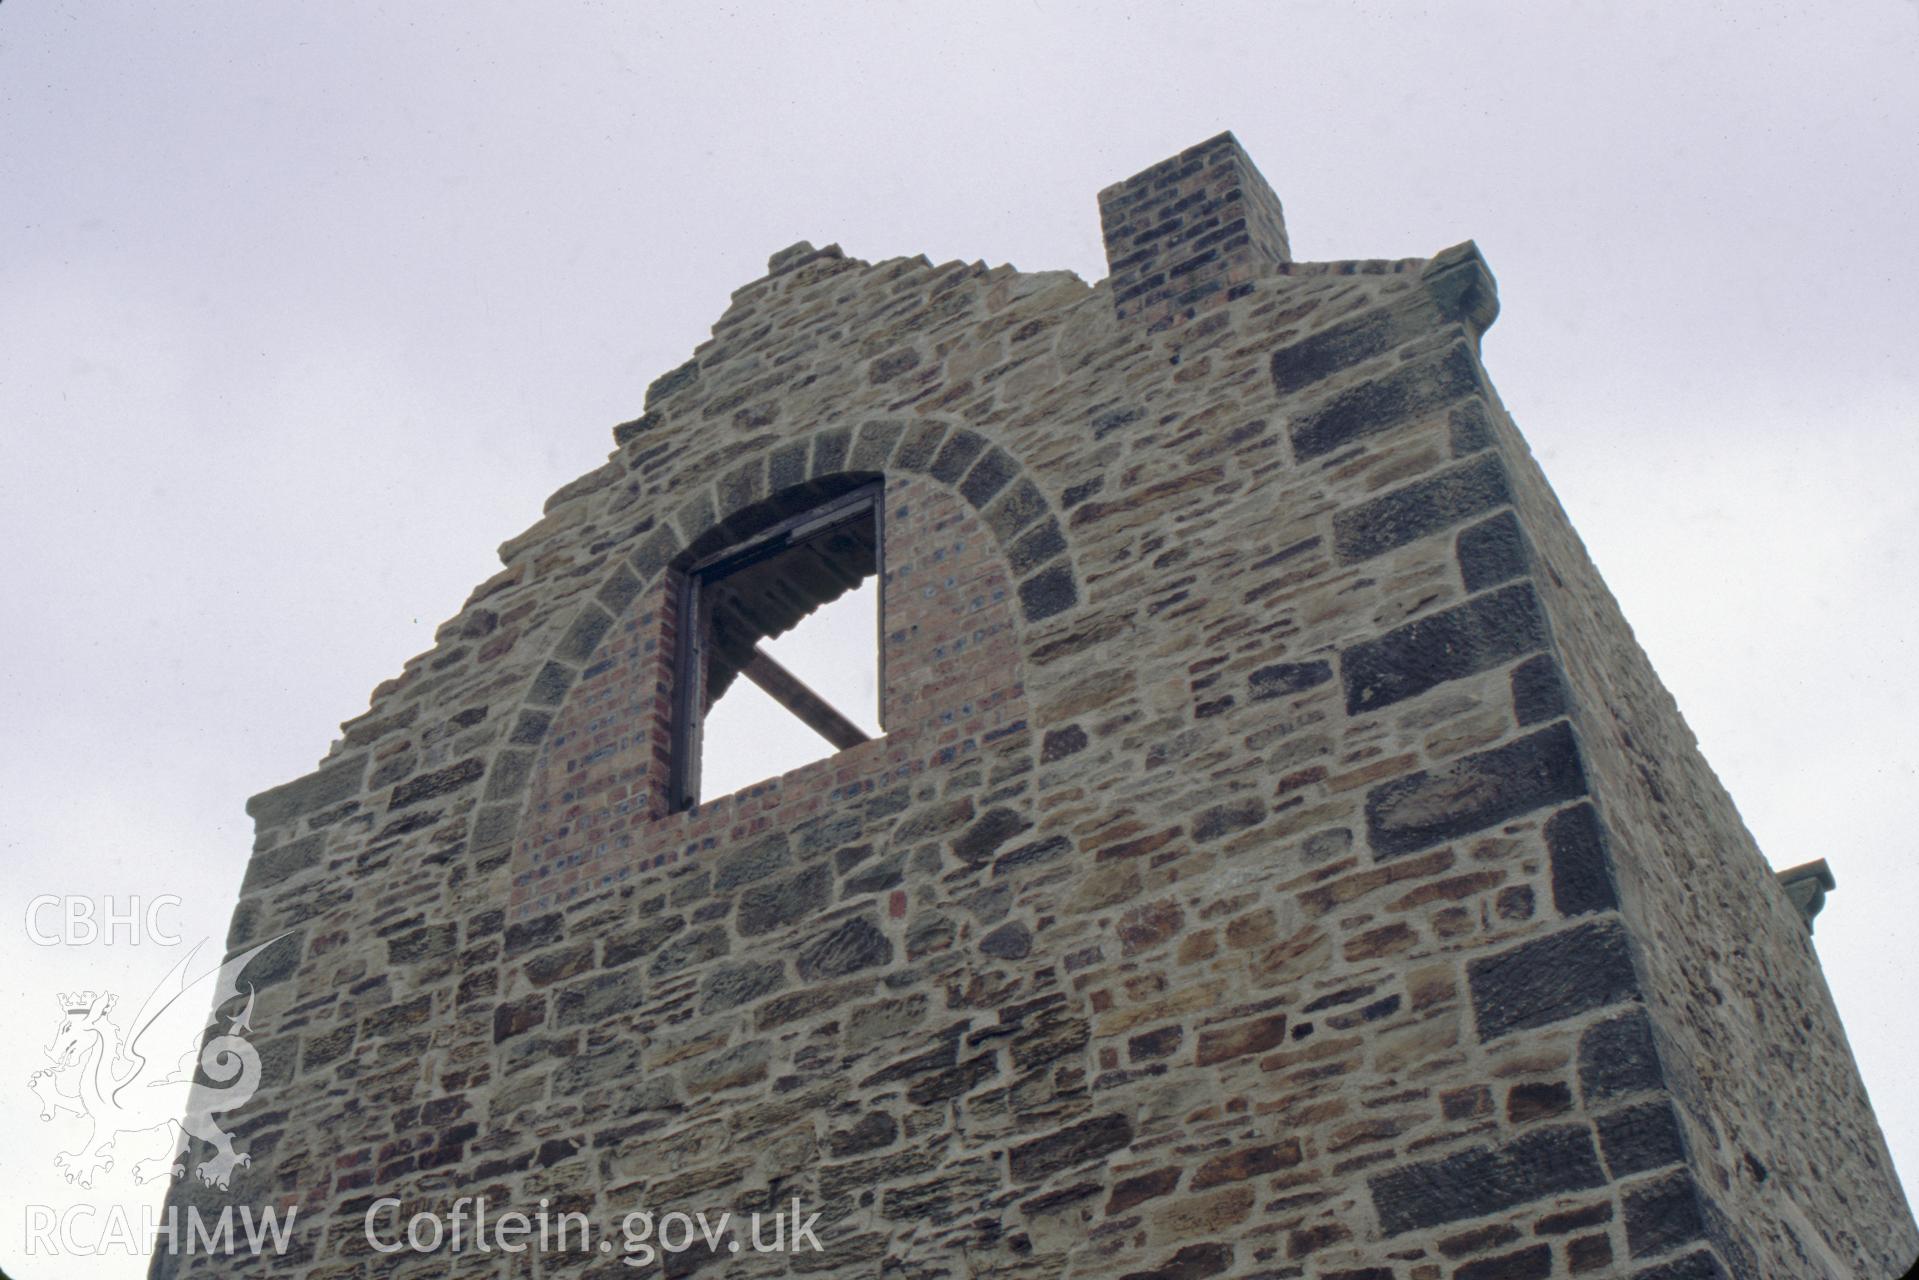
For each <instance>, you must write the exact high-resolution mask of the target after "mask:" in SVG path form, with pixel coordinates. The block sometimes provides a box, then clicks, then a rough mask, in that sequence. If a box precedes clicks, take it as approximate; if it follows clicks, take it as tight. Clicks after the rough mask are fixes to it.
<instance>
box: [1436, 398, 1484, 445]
mask: <svg viewBox="0 0 1919 1280" xmlns="http://www.w3.org/2000/svg"><path fill="white" fill-rule="evenodd" d="M1446 426H1447V430H1448V434H1449V435H1450V437H1451V439H1450V443H1451V445H1452V450H1453V457H1455V458H1463V457H1465V456H1466V455H1467V454H1471V453H1478V452H1479V451H1480V450H1481V449H1490V448H1492V447H1493V422H1492V414H1491V413H1490V412H1489V411H1488V410H1487V408H1486V402H1485V401H1484V400H1468V401H1467V402H1466V403H1465V404H1462V405H1460V406H1459V407H1458V408H1456V409H1454V410H1453V411H1452V412H1451V413H1450V414H1448V415H1446Z"/></svg>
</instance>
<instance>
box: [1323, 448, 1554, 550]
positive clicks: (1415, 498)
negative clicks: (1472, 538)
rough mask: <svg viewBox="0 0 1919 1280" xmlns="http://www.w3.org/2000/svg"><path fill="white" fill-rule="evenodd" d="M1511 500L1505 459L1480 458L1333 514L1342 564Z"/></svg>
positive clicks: (1334, 534)
mask: <svg viewBox="0 0 1919 1280" xmlns="http://www.w3.org/2000/svg"><path fill="white" fill-rule="evenodd" d="M1511 501H1512V494H1511V491H1510V490H1509V489H1508V487H1507V484H1506V469H1505V468H1504V467H1503V466H1501V465H1500V463H1499V459H1498V458H1496V457H1492V456H1490V455H1488V456H1486V457H1483V458H1475V459H1473V460H1472V461H1471V462H1465V463H1461V464H1460V465H1459V466H1456V467H1453V468H1451V469H1450V470H1446V471H1442V472H1440V473H1439V474H1438V475H1435V476H1428V477H1427V478H1426V479H1424V480H1417V481H1414V482H1413V483H1412V484H1409V485H1405V486H1403V487H1401V488H1398V489H1394V490H1392V491H1391V492H1390V493H1385V494H1382V495H1381V496H1379V497H1377V498H1374V499H1372V500H1371V501H1369V502H1365V503H1361V504H1360V505H1359V506H1356V507H1349V508H1347V509H1346V510H1344V511H1341V512H1338V513H1337V514H1335V515H1334V516H1333V551H1334V554H1336V555H1337V556H1338V557H1339V559H1340V561H1341V562H1342V563H1345V564H1351V563H1353V562H1354V561H1358V560H1365V559H1367V558H1369V557H1371V556H1376V555H1379V554H1380V553H1382V552H1385V551H1391V550H1392V549H1393V548H1394V547H1401V546H1404V545H1405V544H1407V543H1408V542H1413V541H1415V540H1417V539H1419V538H1423V537H1425V536H1426V535H1427V534H1431V533H1437V532H1439V531H1440V530H1441V529H1447V528H1451V527H1452V526H1453V525H1456V524H1459V523H1461V522H1462V521H1465V520H1468V519H1471V518H1472V517H1473V516H1476V515H1478V514H1479V513H1480V512H1482V511H1491V510H1492V509H1493V508H1495V507H1503V506H1505V505H1507V504H1508V503H1510V502H1511ZM1508 518H1510V517H1508ZM1515 528H1517V524H1516V522H1515ZM1461 536H1462V537H1464V535H1463V534H1462V535H1461Z"/></svg>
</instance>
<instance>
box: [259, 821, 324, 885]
mask: <svg viewBox="0 0 1919 1280" xmlns="http://www.w3.org/2000/svg"><path fill="white" fill-rule="evenodd" d="M325 847H326V836H325V834H323V833H315V834H313V835H310V836H302V837H301V838H300V839H298V840H290V841H288V842H287V843H285V844H283V845H281V846H279V847H278V848H277V849H267V850H265V851H264V852H261V853H256V854H254V855H253V858H252V860H251V861H250V862H248V863H247V874H246V879H244V880H242V881H241V882H240V892H241V894H243V895H244V894H249V893H252V892H253V891H254V890H256V889H267V888H271V887H273V886H274V885H277V884H279V883H280V882H282V881H284V880H289V879H291V878H293V877H294V876H297V875H299V874H300V873H301V872H302V871H311V870H312V869H313V868H314V867H317V866H319V865H320V853H321V851H322V850H323V849H324V848H325Z"/></svg>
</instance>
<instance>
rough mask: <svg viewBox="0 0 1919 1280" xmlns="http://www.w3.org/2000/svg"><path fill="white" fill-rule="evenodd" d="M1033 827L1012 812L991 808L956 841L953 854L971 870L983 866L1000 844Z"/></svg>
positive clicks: (961, 833)
mask: <svg viewBox="0 0 1919 1280" xmlns="http://www.w3.org/2000/svg"><path fill="white" fill-rule="evenodd" d="M1032 825H1033V824H1032V823H1030V822H1028V821H1027V820H1026V819H1024V818H1022V817H1020V816H1019V815H1018V814H1017V813H1014V812H1013V811H1012V810H1011V809H1006V808H994V809H988V810H987V811H986V812H985V813H982V814H981V815H980V816H979V817H978V818H977V819H975V820H974V822H973V825H971V826H969V827H968V828H966V830H964V831H962V832H960V834H959V835H958V836H956V837H955V838H954V840H953V854H954V856H955V857H957V858H958V859H959V860H960V861H961V862H964V863H965V864H966V865H967V866H969V867H978V866H984V865H985V864H986V863H988V862H990V861H991V860H992V857H993V854H994V853H995V852H996V851H997V850H998V849H999V847H1000V846H1001V845H1003V844H1005V843H1006V842H1007V841H1008V840H1011V839H1012V838H1013V837H1014V836H1016V835H1018V834H1019V833H1020V832H1022V831H1026V830H1029V829H1031V827H1032Z"/></svg>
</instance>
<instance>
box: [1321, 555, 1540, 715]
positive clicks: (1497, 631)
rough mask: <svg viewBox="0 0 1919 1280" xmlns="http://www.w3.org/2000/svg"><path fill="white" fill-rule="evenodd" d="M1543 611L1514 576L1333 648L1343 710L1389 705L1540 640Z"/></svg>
mask: <svg viewBox="0 0 1919 1280" xmlns="http://www.w3.org/2000/svg"><path fill="white" fill-rule="evenodd" d="M1545 643H1546V617H1545V614H1544V613H1542V612H1541V610H1540V608H1539V598H1538V596H1536V595H1535V594H1534V593H1533V589H1532V584H1530V583H1517V584H1515V585H1513V586H1510V587H1505V588H1502V589H1501V590H1498V591H1493V592H1489V593H1488V594H1486V595H1482V596H1474V597H1473V598H1472V599H1470V600H1468V601H1466V602H1465V603H1464V604H1461V605H1455V606H1454V607H1453V608H1451V609H1447V610H1444V611H1443V612H1440V613H1435V614H1430V615H1428V616H1426V617H1424V618H1420V619H1418V620H1417V621H1414V622H1409V623H1407V624H1406V625H1405V626H1403V627H1400V628H1398V629H1397V630H1394V631H1388V632H1387V633H1386V634H1385V635H1383V636H1380V637H1379V638H1378V639H1377V640H1368V641H1366V642H1364V643H1362V644H1356V645H1353V646H1352V647H1351V648H1349V649H1347V650H1345V651H1344V652H1343V653H1341V654H1340V655H1339V671H1340V677H1341V679H1342V680H1343V681H1344V682H1345V686H1346V713H1347V714H1348V715H1357V714H1359V713H1360V712H1362V711H1374V710H1377V709H1378V708H1380V707H1385V706H1390V705H1392V704H1393V703H1395V702H1399V701H1401V700H1403V699H1406V698H1411V697H1414V696H1415V695H1417V694H1421V693H1424V692H1426V691H1427V690H1428V689H1431V688H1433V687H1434V686H1436V685H1441V684H1444V683H1445V682H1446V681H1448V680H1458V679H1460V678H1462V677H1464V676H1470V675H1476V674H1478V673H1479V672H1481V671H1490V670H1491V669H1492V668H1494V667H1497V666H1500V665H1501V664H1503V663H1506V662H1510V661H1511V660H1512V659H1514V658H1516V657H1518V656H1520V655H1521V654H1524V653H1530V652H1532V651H1533V650H1535V649H1539V648H1542V647H1544V645H1545Z"/></svg>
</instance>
